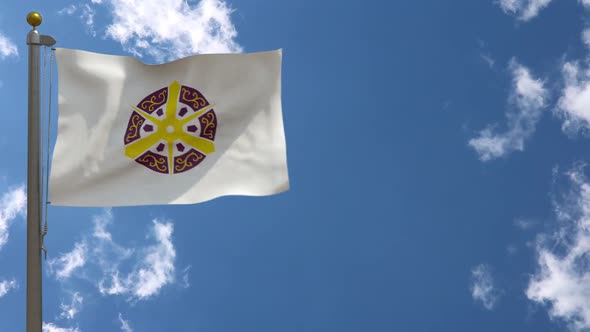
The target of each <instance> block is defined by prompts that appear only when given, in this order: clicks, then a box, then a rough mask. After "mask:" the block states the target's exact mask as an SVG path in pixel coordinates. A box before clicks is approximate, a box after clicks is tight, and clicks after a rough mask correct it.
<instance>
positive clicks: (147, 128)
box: [143, 124, 154, 132]
mask: <svg viewBox="0 0 590 332" xmlns="http://www.w3.org/2000/svg"><path fill="white" fill-rule="evenodd" d="M143 130H145V131H147V132H150V131H152V130H154V127H153V126H152V125H149V124H146V125H145V126H143Z"/></svg>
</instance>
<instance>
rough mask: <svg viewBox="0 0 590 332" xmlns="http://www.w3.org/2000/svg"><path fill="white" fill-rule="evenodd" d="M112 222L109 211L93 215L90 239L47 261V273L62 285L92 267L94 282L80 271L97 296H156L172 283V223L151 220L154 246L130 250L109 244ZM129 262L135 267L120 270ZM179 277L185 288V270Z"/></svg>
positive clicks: (142, 297) (173, 251) (173, 275)
mask: <svg viewBox="0 0 590 332" xmlns="http://www.w3.org/2000/svg"><path fill="white" fill-rule="evenodd" d="M112 221H113V214H112V212H111V210H109V209H106V210H104V213H103V214H101V215H96V216H95V217H94V229H93V231H92V236H90V237H88V238H85V239H83V240H82V241H80V242H77V243H76V244H75V247H74V249H73V250H72V251H71V252H69V253H66V254H64V255H61V256H60V257H58V258H56V259H53V260H50V261H49V270H50V272H51V273H53V274H54V275H55V276H56V278H57V279H59V280H62V281H63V280H64V279H67V278H68V277H70V276H71V275H72V274H73V272H74V271H76V270H77V269H79V268H81V267H83V266H84V265H92V266H95V267H98V270H99V273H100V276H99V277H98V278H94V277H93V276H92V269H84V271H83V272H84V273H83V274H84V278H85V279H87V280H90V281H93V280H96V285H97V287H98V290H99V292H100V293H101V294H103V295H127V296H129V298H130V299H135V300H143V299H147V298H150V297H152V296H154V295H157V294H158V293H159V292H160V290H161V289H162V287H164V286H166V285H168V284H171V283H174V282H175V281H176V272H175V271H176V269H175V266H174V261H175V258H176V250H175V249H174V245H173V243H172V233H173V229H174V228H173V225H172V223H170V222H166V221H159V220H154V221H153V228H152V229H151V235H152V236H151V237H152V238H153V239H154V240H155V243H154V244H152V245H148V246H146V247H144V248H137V249H136V250H133V249H128V248H125V247H123V246H121V245H119V244H117V243H116V242H115V241H114V240H113V236H112V234H111V233H110V232H109V230H108V226H109V225H110V224H111V223H112ZM132 258H135V259H136V262H135V264H134V265H133V266H132V267H131V268H130V269H129V270H128V271H125V269H122V268H121V265H122V263H124V262H126V261H129V260H131V259H132ZM127 265H128V264H127ZM189 267H190V266H189ZM89 268H90V267H89ZM182 273H183V276H182V278H183V281H185V285H187V284H188V268H187V269H185V270H183V271H182ZM185 279H186V280H185ZM186 287H188V286H186Z"/></svg>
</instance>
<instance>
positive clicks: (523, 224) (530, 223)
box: [514, 218, 537, 230]
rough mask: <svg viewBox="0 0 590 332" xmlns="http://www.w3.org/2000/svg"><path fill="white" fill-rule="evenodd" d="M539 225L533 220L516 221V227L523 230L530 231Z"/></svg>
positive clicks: (521, 219)
mask: <svg viewBox="0 0 590 332" xmlns="http://www.w3.org/2000/svg"><path fill="white" fill-rule="evenodd" d="M536 225H537V221H535V220H532V219H523V218H518V219H516V220H514V226H516V227H518V228H520V229H522V230H529V229H531V228H533V227H535V226H536Z"/></svg>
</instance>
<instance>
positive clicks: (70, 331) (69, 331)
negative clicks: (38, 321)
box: [43, 322, 80, 332]
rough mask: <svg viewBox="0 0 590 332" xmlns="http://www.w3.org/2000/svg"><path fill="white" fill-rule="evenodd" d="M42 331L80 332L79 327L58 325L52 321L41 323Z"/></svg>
mask: <svg viewBox="0 0 590 332" xmlns="http://www.w3.org/2000/svg"><path fill="white" fill-rule="evenodd" d="M43 332H80V329H78V328H77V327H76V328H65V327H59V326H57V325H55V324H53V323H45V322H44V323H43Z"/></svg>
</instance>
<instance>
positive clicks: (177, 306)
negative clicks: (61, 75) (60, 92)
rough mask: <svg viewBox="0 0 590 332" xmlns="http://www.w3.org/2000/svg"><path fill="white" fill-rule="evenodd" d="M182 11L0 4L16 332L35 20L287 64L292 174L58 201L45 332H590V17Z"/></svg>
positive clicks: (494, 11)
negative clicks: (116, 200)
mask: <svg viewBox="0 0 590 332" xmlns="http://www.w3.org/2000/svg"><path fill="white" fill-rule="evenodd" d="M181 3H182V2H181V1H178V0H143V1H139V0H127V1H123V0H91V1H65V0H55V1H28V2H26V3H24V2H10V3H9V2H5V3H2V4H1V5H0V82H1V84H0V97H1V98H2V100H3V101H4V104H3V105H4V106H3V108H2V113H1V114H2V117H3V120H2V121H0V151H2V155H3V158H2V161H3V162H2V163H0V324H1V326H2V327H1V328H0V330H2V331H22V330H23V329H24V326H25V287H26V284H25V281H26V279H25V242H26V228H25V226H26V225H25V219H24V212H25V201H24V200H25V194H24V193H25V191H24V190H26V188H25V187H24V185H25V183H26V168H25V165H26V137H27V131H26V129H27V123H26V110H27V108H26V96H27V81H26V77H27V74H26V73H27V48H26V44H25V36H26V33H27V32H28V30H29V27H28V25H27V24H26V21H25V16H26V14H27V13H28V12H29V11H31V10H37V11H39V12H41V13H42V14H43V17H44V22H43V24H42V25H41V27H40V28H39V29H40V31H41V32H42V33H44V34H50V35H52V36H53V37H54V38H55V39H56V40H57V41H58V44H57V45H56V46H58V47H65V48H75V49H82V50H89V51H94V52H101V53H108V54H120V55H133V56H136V57H141V58H142V60H143V61H145V62H148V63H159V62H163V61H167V60H170V59H175V58H178V57H182V56H186V55H188V54H193V53H215V52H256V51H264V50H273V49H277V48H282V49H283V82H282V88H283V114H284V121H285V134H286V139H287V150H288V161H289V174H290V179H291V189H290V191H289V192H287V193H284V194H280V195H277V196H270V197H223V198H219V199H216V200H213V201H210V202H207V203H203V204H197V205H186V206H146V207H125V208H112V209H89V208H88V209H87V208H65V207H50V208H49V234H48V237H47V239H46V245H47V247H48V249H49V257H48V259H47V261H46V262H44V265H43V268H44V272H43V283H44V293H43V299H44V303H43V308H44V322H45V324H44V327H45V331H47V332H91V331H124V332H128V331H135V332H144V331H145V332H151V331H256V332H262V331H273V332H274V331H425V332H426V331H453V332H455V331H469V332H470V331H482V332H485V331H507V332H508V331H587V330H590V272H589V271H588V267H589V266H590V260H589V257H590V180H589V179H588V178H587V174H588V166H587V163H588V160H589V159H588V144H590V141H589V133H590V132H589V129H590V61H589V60H590V25H589V24H588V22H589V21H588V19H589V18H590V16H589V15H590V1H588V0H580V1H577V0H553V1H552V0H481V1H473V0H454V1H435V0H430V1H364V2H361V1H338V2H334V1H308V0H302V1H289V2H287V1H240V0H238V1H227V2H225V1H219V0H201V1H197V0H195V1H188V2H185V3H184V4H182V5H181ZM130 8H133V9H134V10H133V12H131V10H130ZM203 22H208V23H209V24H203ZM54 83H55V84H57V79H55V81H54ZM54 91H55V90H54ZM56 95H57V94H56V93H55V95H54V99H53V100H54V109H55V108H56V107H57V103H56V101H57V98H56ZM53 120H54V121H53V128H55V124H56V119H55V117H54V119H53ZM54 133H55V131H54ZM54 139H55V136H54V135H53V137H52V142H53V141H54ZM139 276H144V277H142V278H140V277H139ZM128 280H134V281H136V282H133V283H131V282H127V281H128ZM116 281H119V283H117V282H116Z"/></svg>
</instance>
